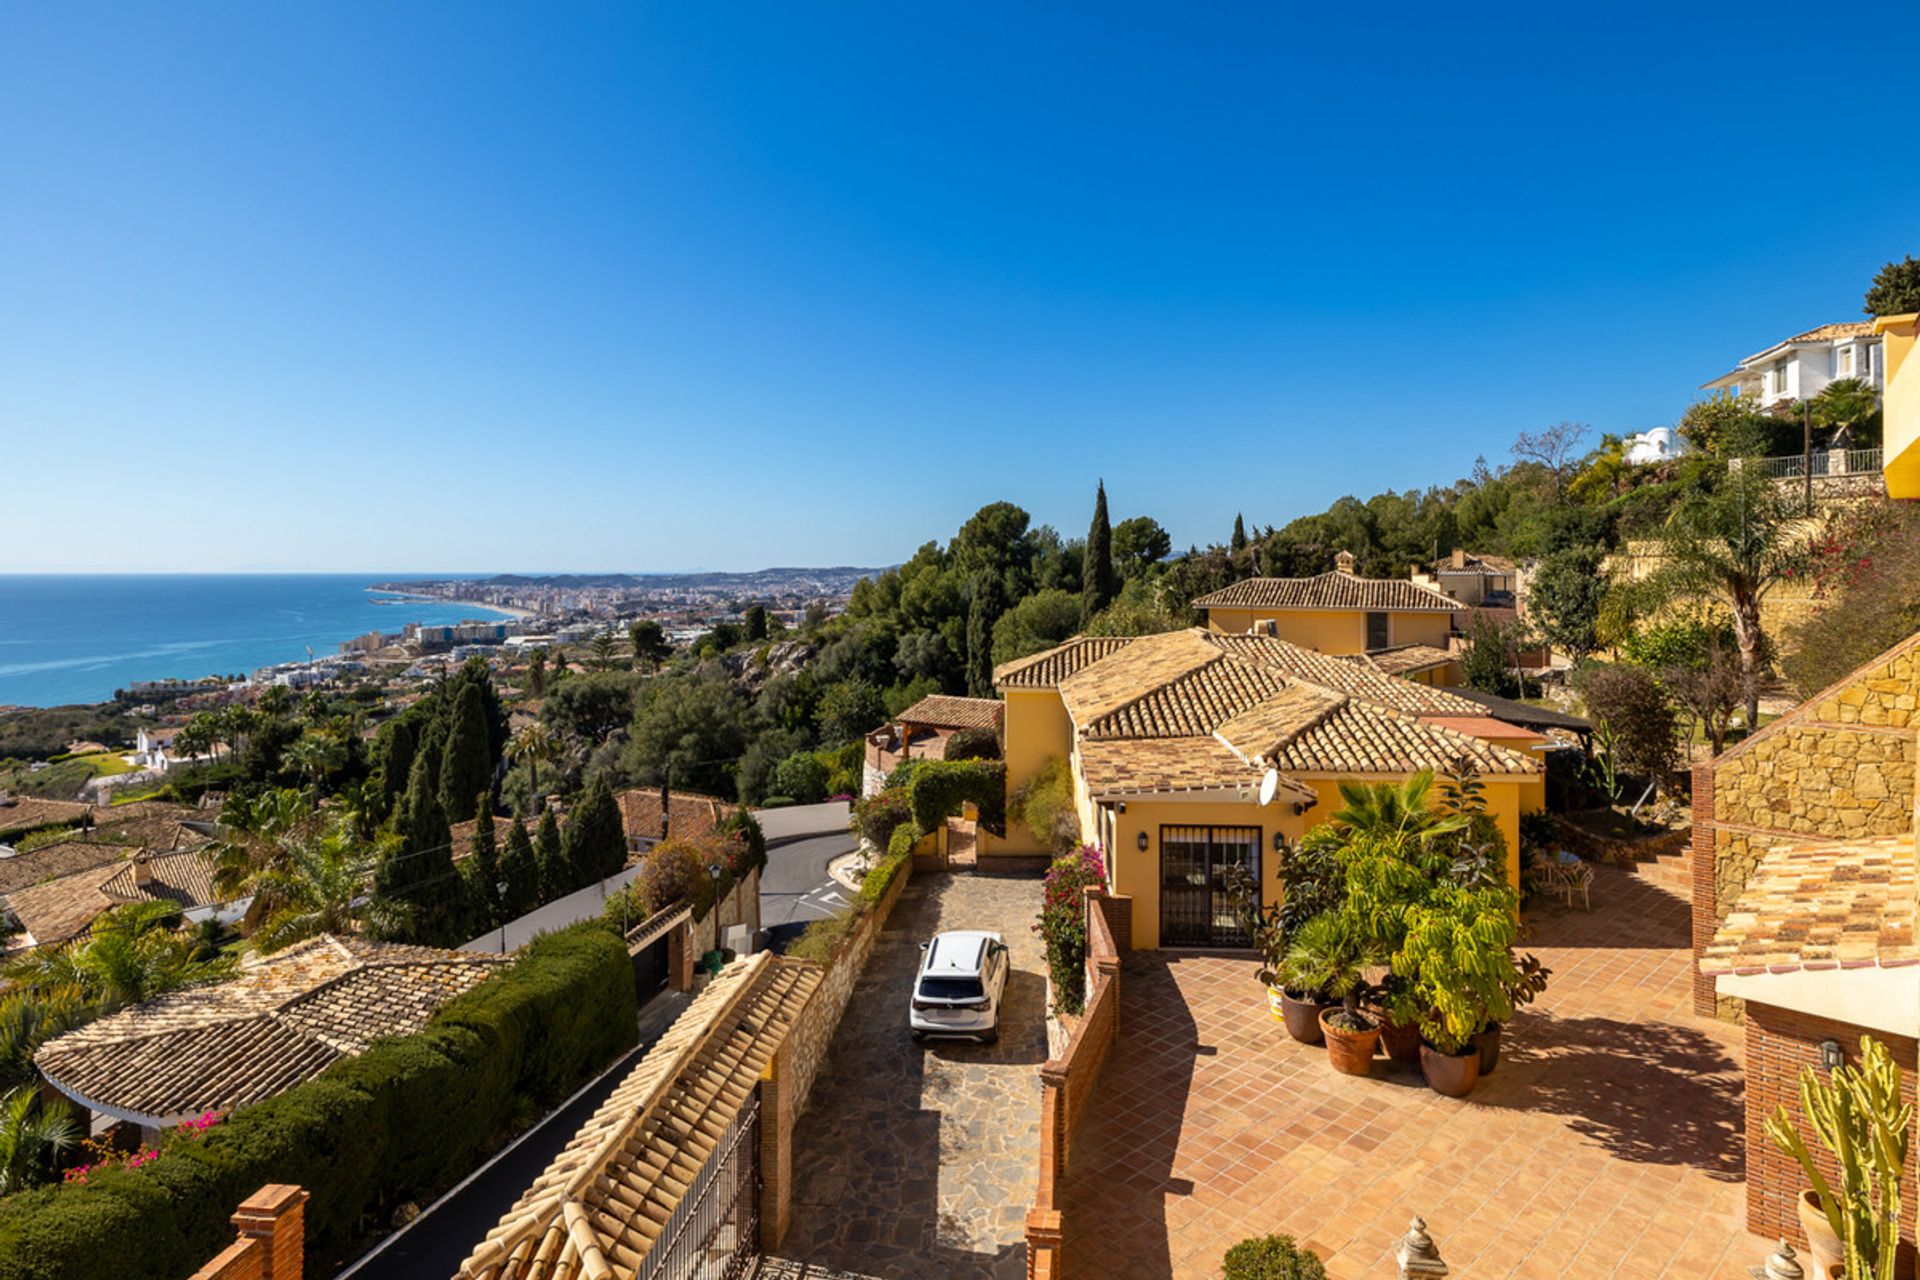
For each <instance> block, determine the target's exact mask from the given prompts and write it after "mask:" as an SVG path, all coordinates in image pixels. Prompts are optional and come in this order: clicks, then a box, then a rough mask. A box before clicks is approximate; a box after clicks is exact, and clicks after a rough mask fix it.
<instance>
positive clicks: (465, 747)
mask: <svg viewBox="0 0 1920 1280" xmlns="http://www.w3.org/2000/svg"><path fill="white" fill-rule="evenodd" d="M492 781H493V751H492V747H491V744H490V743H489V741H488V737H487V711H486V704H485V702H484V700H483V695H482V694H481V692H480V687H479V686H478V685H476V684H474V683H472V682H467V683H465V684H463V685H462V686H461V687H460V691H459V692H458V693H457V694H455V695H454V702H453V713H452V716H451V718H450V719H449V721H448V724H447V745H446V750H445V752H444V753H443V754H442V755H441V758H440V807H441V808H442V809H443V810H444V811H445V812H446V815H447V820H448V821H449V822H465V821H466V820H467V819H468V818H471V817H472V816H473V798H474V796H475V795H478V794H483V793H490V791H491V783H492ZM489 807H491V806H489Z"/></svg>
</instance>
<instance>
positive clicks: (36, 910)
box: [7, 862, 121, 947]
mask: <svg viewBox="0 0 1920 1280" xmlns="http://www.w3.org/2000/svg"><path fill="white" fill-rule="evenodd" d="M120 870H121V864H119V863H115V862H109V863H106V864H105V865H103V866H97V867H89V868H87V869H86V870H84V871H76V872H74V873H73V874H72V875H65V876H61V877H60V878H59V879H58V880H50V881H48V882H47V883H46V884H36V885H32V886H29V887H28V888H25V889H20V890H16V891H15V892H13V893H10V894H8V895H7V906H8V908H9V909H11V910H12V912H13V914H14V915H15V916H16V917H18V918H19V921H20V927H21V928H23V929H25V930H26V931H27V933H28V934H29V935H31V937H32V938H33V941H34V944H35V945H36V946H42V947H50V946H53V945H55V944H57V943H61V942H65V941H67V940H68V939H69V938H77V937H79V936H80V935H81V934H83V933H85V932H86V931H87V929H88V927H89V926H90V925H92V924H93V922H94V920H95V919H96V918H97V917H98V916H99V915H100V914H101V913H102V912H104V911H108V910H111V909H112V908H113V907H115V906H118V905H119V904H118V902H117V901H116V900H115V899H113V898H109V897H108V896H107V895H106V893H105V891H104V888H105V885H106V883H107V881H109V880H111V879H113V878H114V877H115V876H117V875H119V874H120Z"/></svg>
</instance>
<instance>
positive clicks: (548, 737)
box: [507, 721, 560, 808]
mask: <svg viewBox="0 0 1920 1280" xmlns="http://www.w3.org/2000/svg"><path fill="white" fill-rule="evenodd" d="M559 756H560V743H559V740H558V739H556V738H555V737H554V736H553V734H551V733H550V732H548V731H547V726H546V725H544V724H540V723H538V722H537V721H536V722H535V723H533V724H530V725H528V726H527V727H526V728H524V729H522V730H520V732H519V733H517V734H515V735H514V738H513V741H512V742H511V743H509V744H508V745H507V759H509V760H511V761H513V762H514V763H515V764H524V765H525V766H527V774H528V784H527V792H528V802H529V807H532V808H537V807H539V804H540V766H541V765H543V764H551V763H552V762H553V761H554V760H557V759H558V758H559Z"/></svg>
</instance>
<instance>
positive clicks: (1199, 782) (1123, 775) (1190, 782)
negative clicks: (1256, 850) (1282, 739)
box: [1079, 735, 1312, 799]
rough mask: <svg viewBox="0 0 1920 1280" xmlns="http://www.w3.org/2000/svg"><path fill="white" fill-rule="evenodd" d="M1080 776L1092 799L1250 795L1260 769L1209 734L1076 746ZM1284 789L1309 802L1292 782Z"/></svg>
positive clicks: (1303, 790) (1305, 793)
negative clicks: (1183, 794)
mask: <svg viewBox="0 0 1920 1280" xmlns="http://www.w3.org/2000/svg"><path fill="white" fill-rule="evenodd" d="M1079 751H1080V776H1081V777H1082V778H1084V779H1086V783H1087V792H1088V794H1090V795H1092V796H1093V797H1095V798H1096V799H1103V798H1111V797H1115V796H1134V795H1152V794H1164V793H1166V792H1170V791H1171V792H1179V791H1233V792H1242V793H1246V794H1248V795H1251V794H1252V793H1253V791H1254V789H1255V788H1257V787H1258V786H1259V785H1260V771H1259V770H1257V769H1255V768H1254V767H1253V766H1252V765H1250V764H1249V763H1248V762H1247V761H1245V760H1243V759H1241V758H1240V757H1239V756H1237V755H1235V754H1234V753H1233V749H1232V748H1230V747H1228V746H1227V744H1226V743H1224V742H1222V741H1220V739H1218V738H1215V737H1213V736H1211V735H1209V736H1207V737H1195V738H1110V739H1106V740H1103V741H1099V742H1082V743H1081V744H1080V748H1079ZM1282 782H1283V784H1284V785H1285V787H1286V789H1287V790H1288V791H1289V792H1291V793H1294V794H1297V795H1299V797H1300V798H1301V799H1309V798H1311V796H1312V792H1310V791H1308V790H1307V789H1306V788H1304V787H1302V786H1301V785H1300V784H1299V783H1297V782H1294V781H1293V780H1292V779H1290V778H1289V779H1282Z"/></svg>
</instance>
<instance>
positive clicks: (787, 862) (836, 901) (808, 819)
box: [754, 802, 858, 947]
mask: <svg viewBox="0 0 1920 1280" xmlns="http://www.w3.org/2000/svg"><path fill="white" fill-rule="evenodd" d="M754 816H755V817H756V818H758V819H759V820H760V825H761V829H762V830H764V831H765V832H766V835H767V869H766V870H765V871H763V872H761V873H760V924H761V926H762V927H763V928H765V929H766V930H767V932H768V938H769V941H770V943H771V944H772V945H773V946H775V947H780V946H784V945H785V943H786V942H787V941H788V940H790V939H791V938H793V937H795V936H797V935H798V934H799V932H800V931H801V930H802V929H804V928H806V925H807V922H808V921H809V920H824V919H825V918H826V917H828V916H831V915H833V914H835V913H836V912H838V911H840V910H841V909H842V908H844V907H845V906H846V905H847V901H848V899H847V894H846V891H845V890H844V889H842V888H841V887H840V886H839V884H837V883H836V882H835V881H834V880H833V878H832V877H831V876H829V875H828V874H827V864H828V863H829V862H831V861H833V859H835V858H837V857H839V856H840V855H842V854H846V853H852V852H853V850H854V849H855V847H856V846H857V844H858V842H857V841H856V840H855V839H854V835H853V832H851V831H849V830H848V829H847V806H846V804H845V802H841V803H837V804H810V805H796V806H794V807H792V808H789V809H765V810H759V811H757V812H755V814H754Z"/></svg>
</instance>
